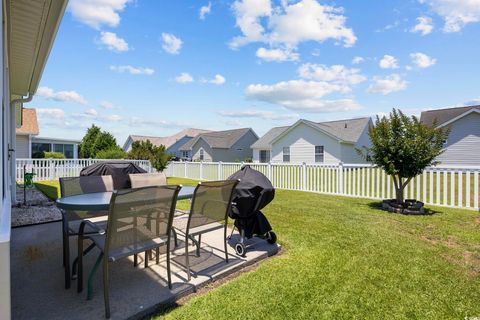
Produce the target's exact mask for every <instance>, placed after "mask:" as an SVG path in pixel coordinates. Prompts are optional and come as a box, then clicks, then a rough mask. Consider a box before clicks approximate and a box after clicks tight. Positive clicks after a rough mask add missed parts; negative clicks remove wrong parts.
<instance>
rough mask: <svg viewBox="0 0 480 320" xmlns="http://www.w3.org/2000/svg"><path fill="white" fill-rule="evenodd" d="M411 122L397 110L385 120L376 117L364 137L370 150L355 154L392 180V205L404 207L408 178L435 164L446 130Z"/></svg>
mask: <svg viewBox="0 0 480 320" xmlns="http://www.w3.org/2000/svg"><path fill="white" fill-rule="evenodd" d="M435 126H436V125H435V123H434V124H433V126H432V127H430V126H427V125H425V124H423V123H421V122H420V121H419V120H418V118H417V117H415V116H413V117H411V118H409V117H407V116H406V115H404V114H403V113H402V112H401V111H400V110H398V111H397V110H395V109H393V111H392V112H391V113H390V116H389V118H387V117H382V118H380V117H378V116H377V119H376V121H375V126H371V127H370V128H369V130H368V135H369V136H370V140H371V142H372V146H371V147H364V150H359V149H357V151H358V152H359V153H360V154H361V155H363V157H364V158H366V159H367V160H368V161H371V162H372V163H374V164H376V165H377V166H378V167H380V168H382V169H383V170H385V172H386V173H387V174H389V175H390V176H392V178H393V183H394V185H395V195H396V202H397V204H399V205H403V204H404V197H403V195H404V189H405V187H406V186H407V185H408V183H409V182H410V180H411V179H412V178H414V177H415V176H417V175H418V174H420V173H422V171H423V170H424V169H425V168H426V167H428V166H432V165H435V164H437V163H438V162H437V161H435V158H436V157H438V156H439V155H440V154H441V153H442V152H443V145H444V144H445V142H446V140H447V137H448V134H449V130H448V129H444V128H435Z"/></svg>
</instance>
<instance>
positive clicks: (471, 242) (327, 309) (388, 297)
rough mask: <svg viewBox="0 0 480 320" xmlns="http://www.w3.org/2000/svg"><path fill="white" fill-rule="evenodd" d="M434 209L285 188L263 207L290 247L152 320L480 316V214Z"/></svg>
mask: <svg viewBox="0 0 480 320" xmlns="http://www.w3.org/2000/svg"><path fill="white" fill-rule="evenodd" d="M177 181H178V180H177V179H172V180H171V181H170V182H171V183H177ZM182 181H183V182H182V183H183V184H186V183H185V182H184V180H182ZM431 209H432V211H433V212H434V214H433V215H429V216H402V215H396V214H390V213H386V212H384V211H381V210H378V206H377V203H376V202H374V201H372V200H368V199H355V198H346V197H335V196H330V195H319V194H313V193H305V192H295V191H282V190H279V191H278V192H277V196H276V198H275V200H274V202H273V203H272V204H270V205H269V206H268V207H267V209H266V210H265V214H266V215H267V216H268V218H269V219H270V222H271V224H272V226H273V228H274V230H275V231H276V232H277V234H278V237H279V241H280V243H281V244H282V246H283V248H284V252H283V254H282V255H279V256H277V257H273V258H271V259H268V260H267V261H265V262H263V263H261V264H260V266H259V267H258V269H256V270H255V271H252V272H249V273H245V274H242V275H240V276H239V277H238V278H236V279H234V280H232V281H230V282H228V283H226V284H224V285H222V286H220V287H218V288H214V289H212V290H211V291H210V292H208V293H206V294H203V295H199V296H196V297H193V298H192V299H191V300H189V301H188V302H186V303H185V305H183V306H181V307H178V308H174V309H171V310H168V311H167V312H165V313H163V314H160V315H157V316H156V317H154V318H153V319H464V318H465V317H479V316H480V303H479V301H480V277H479V275H480V232H479V231H480V218H479V214H478V212H474V211H467V210H458V209H446V208H439V207H432V208H431Z"/></svg>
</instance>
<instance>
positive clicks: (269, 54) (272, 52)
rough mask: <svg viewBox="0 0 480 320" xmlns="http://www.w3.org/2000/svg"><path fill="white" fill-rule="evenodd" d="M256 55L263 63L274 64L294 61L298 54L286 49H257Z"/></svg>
mask: <svg viewBox="0 0 480 320" xmlns="http://www.w3.org/2000/svg"><path fill="white" fill-rule="evenodd" d="M256 55H257V57H258V58H260V59H263V60H265V61H275V62H283V61H296V60H298V58H299V54H298V53H297V52H294V51H292V50H288V49H266V48H258V50H257V53H256Z"/></svg>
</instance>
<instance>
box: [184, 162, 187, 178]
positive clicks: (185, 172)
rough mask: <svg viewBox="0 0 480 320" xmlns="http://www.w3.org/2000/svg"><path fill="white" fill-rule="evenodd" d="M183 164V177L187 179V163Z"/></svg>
mask: <svg viewBox="0 0 480 320" xmlns="http://www.w3.org/2000/svg"><path fill="white" fill-rule="evenodd" d="M184 164H185V168H184V171H183V177H184V178H186V177H187V161H185V162H184Z"/></svg>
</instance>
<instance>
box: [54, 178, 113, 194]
mask: <svg viewBox="0 0 480 320" xmlns="http://www.w3.org/2000/svg"><path fill="white" fill-rule="evenodd" d="M59 180H60V194H61V196H62V197H67V196H75V195H77V194H84V193H94V192H110V191H113V180H112V176H80V177H69V178H60V179H59Z"/></svg>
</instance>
